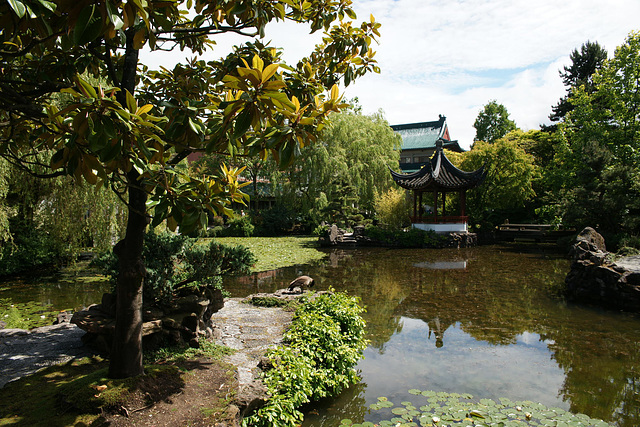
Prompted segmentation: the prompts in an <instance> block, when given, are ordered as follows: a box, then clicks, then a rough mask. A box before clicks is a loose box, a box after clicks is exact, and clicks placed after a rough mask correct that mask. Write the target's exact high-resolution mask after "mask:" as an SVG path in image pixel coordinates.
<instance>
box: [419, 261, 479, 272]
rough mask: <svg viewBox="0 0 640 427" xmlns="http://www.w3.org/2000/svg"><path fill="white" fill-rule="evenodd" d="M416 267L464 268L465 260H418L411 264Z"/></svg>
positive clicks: (438, 268) (435, 268)
mask: <svg viewBox="0 0 640 427" xmlns="http://www.w3.org/2000/svg"><path fill="white" fill-rule="evenodd" d="M413 266H414V267H418V268H430V269H431V270H464V269H465V268H467V261H466V260H465V261H436V262H419V263H417V264H413Z"/></svg>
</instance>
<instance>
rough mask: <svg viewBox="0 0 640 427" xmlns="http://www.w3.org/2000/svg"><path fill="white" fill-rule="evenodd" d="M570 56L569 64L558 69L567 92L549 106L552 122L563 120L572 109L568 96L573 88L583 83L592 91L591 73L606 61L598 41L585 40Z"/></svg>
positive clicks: (604, 50)
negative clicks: (554, 103)
mask: <svg viewBox="0 0 640 427" xmlns="http://www.w3.org/2000/svg"><path fill="white" fill-rule="evenodd" d="M570 58H571V66H569V67H567V66H566V65H565V66H564V71H560V77H562V82H563V83H564V85H565V86H566V88H567V94H566V95H565V96H564V97H562V98H560V100H559V101H558V104H556V105H555V106H553V107H551V110H552V113H551V114H550V115H549V119H550V120H551V121H552V122H558V121H562V120H564V117H565V116H566V115H567V113H568V112H569V111H571V110H573V105H572V104H571V103H570V102H569V97H570V96H571V93H572V92H573V90H574V89H576V88H578V87H580V86H582V85H584V86H585V89H586V90H587V92H592V91H593V89H594V86H593V74H594V73H595V72H596V71H597V70H598V69H600V67H602V64H603V63H604V61H606V59H607V51H606V49H604V48H603V47H602V46H600V45H599V44H598V42H593V43H592V42H590V41H587V42H586V43H584V44H583V45H582V47H581V48H580V50H578V49H574V50H573V52H571V56H570Z"/></svg>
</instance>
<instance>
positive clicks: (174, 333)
mask: <svg viewBox="0 0 640 427" xmlns="http://www.w3.org/2000/svg"><path fill="white" fill-rule="evenodd" d="M196 292H197V293H192V294H187V295H183V296H180V297H178V298H176V299H175V300H174V301H172V302H171V303H170V304H167V305H165V306H156V305H153V306H144V307H143V308H142V313H143V315H142V318H143V322H144V323H143V324H142V345H143V348H144V349H145V350H149V349H153V348H155V347H157V346H158V345H159V344H161V343H162V342H168V343H170V344H179V343H181V342H183V343H187V344H189V345H191V346H195V345H197V344H196V343H197V338H198V337H200V336H203V337H207V338H210V337H212V334H213V329H212V325H211V323H210V322H211V316H212V315H213V313H215V312H216V311H218V310H219V309H220V308H221V307H222V306H223V305H224V298H223V296H222V292H221V291H220V290H219V289H204V290H202V291H196ZM71 323H73V324H75V325H77V326H78V327H79V328H81V329H83V330H84V331H86V332H87V334H86V335H85V336H84V337H83V338H82V340H83V342H84V343H85V344H87V345H89V346H91V347H93V348H95V349H96V350H98V351H100V352H103V353H107V354H108V353H109V352H110V350H111V342H112V340H113V333H114V331H115V297H114V295H113V294H104V295H103V297H102V302H101V303H100V304H94V305H91V306H89V308H88V309H86V310H83V311H79V312H76V313H74V314H73V317H72V318H71Z"/></svg>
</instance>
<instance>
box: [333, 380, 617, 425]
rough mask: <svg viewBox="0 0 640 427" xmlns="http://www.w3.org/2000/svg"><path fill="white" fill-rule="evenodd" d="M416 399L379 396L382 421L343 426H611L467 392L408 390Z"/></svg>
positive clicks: (375, 407)
mask: <svg viewBox="0 0 640 427" xmlns="http://www.w3.org/2000/svg"><path fill="white" fill-rule="evenodd" d="M409 393H410V394H411V395H414V396H415V399H414V400H415V402H410V401H404V402H401V403H400V405H396V404H394V403H392V402H391V401H390V400H389V399H388V398H386V397H379V398H378V401H377V402H376V403H373V404H371V405H370V406H369V408H370V409H371V410H372V411H377V412H379V413H378V414H376V415H378V416H379V417H380V418H381V421H378V422H376V423H375V424H374V423H372V422H370V421H367V422H363V423H354V422H353V421H352V420H350V419H344V420H342V422H341V426H344V427H373V426H380V427H385V426H386V427H405V426H406V427H410V426H413V427H418V426H421V427H422V426H436V427H445V426H456V427H458V426H459V427H475V426H496V427H516V426H554V427H574V426H593V427H605V426H609V424H607V423H606V422H604V421H602V420H598V419H593V418H590V417H589V416H588V415H585V414H573V413H571V412H568V411H565V410H564V409H561V408H548V407H546V406H545V405H543V404H541V403H536V402H532V401H529V400H525V401H512V400H510V399H506V398H500V399H499V400H498V401H497V402H496V401H494V400H492V399H479V400H478V399H474V398H473V396H472V395H471V394H468V393H462V394H459V393H446V392H442V391H439V392H436V391H432V390H426V391H422V390H419V389H411V390H409Z"/></svg>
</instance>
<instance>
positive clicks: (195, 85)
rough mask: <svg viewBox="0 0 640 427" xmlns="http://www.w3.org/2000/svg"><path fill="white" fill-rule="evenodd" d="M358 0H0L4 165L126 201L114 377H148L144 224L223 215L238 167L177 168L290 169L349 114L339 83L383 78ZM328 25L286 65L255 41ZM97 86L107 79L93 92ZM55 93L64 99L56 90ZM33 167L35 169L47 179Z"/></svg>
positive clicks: (186, 226) (199, 221) (0, 147)
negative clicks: (250, 164)
mask: <svg viewBox="0 0 640 427" xmlns="http://www.w3.org/2000/svg"><path fill="white" fill-rule="evenodd" d="M355 18H356V16H355V13H354V11H353V9H352V7H351V0H339V1H331V2H307V1H304V2H293V1H290V0H281V1H271V2H256V1H251V0H242V1H230V0H214V1H206V2H205V1H200V0H195V1H193V0H186V1H159V0H127V1H119V0H108V1H104V2H92V1H88V0H80V1H73V2H72V1H59V2H50V1H47V0H11V1H8V2H3V3H1V4H0V23H1V24H0V25H1V28H2V29H3V31H2V32H0V42H1V47H0V60H1V66H0V156H1V157H3V158H4V159H6V160H7V161H8V162H10V163H11V164H13V165H16V166H18V167H22V168H24V169H27V170H30V171H31V172H32V173H34V174H36V175H37V176H39V177H43V178H44V177H52V176H59V175H70V176H72V177H74V179H75V180H76V181H85V182H87V183H89V184H91V185H95V186H97V187H102V186H105V187H109V188H111V189H112V190H113V191H115V193H116V194H118V195H119V197H121V199H122V200H123V201H124V202H125V203H126V204H127V209H128V219H127V228H126V234H125V237H124V239H123V240H121V241H120V242H119V243H118V244H117V245H116V247H115V253H116V254H117V255H118V257H119V259H120V272H119V279H118V285H117V298H118V300H117V307H118V308H117V314H116V332H115V337H114V347H113V351H112V354H111V359H110V368H109V374H110V376H112V377H128V376H133V375H138V374H140V373H142V371H143V370H142V352H141V329H142V317H141V310H140V308H141V303H142V297H141V289H142V288H141V287H142V280H143V277H144V274H145V269H144V262H143V258H142V244H143V240H144V232H145V229H146V227H147V224H148V223H149V222H151V224H152V225H157V224H159V223H160V222H162V221H164V220H166V221H167V223H168V225H169V227H170V228H172V229H175V228H176V227H177V226H178V225H179V226H180V227H181V230H183V231H188V230H190V229H193V228H196V227H197V226H202V225H205V224H206V219H207V215H206V211H211V212H214V213H224V212H226V213H230V211H229V208H228V206H229V204H230V203H231V202H232V201H236V202H242V201H244V200H245V199H246V198H245V196H244V195H243V193H242V192H241V191H240V184H239V183H238V180H237V178H238V174H239V173H240V170H239V169H237V168H227V167H225V166H224V165H221V168H220V170H219V171H217V173H216V174H215V175H213V176H208V177H195V176H189V175H187V174H185V173H182V172H181V170H180V169H178V168H176V165H177V164H178V163H179V162H180V161H181V160H183V159H184V158H185V157H186V156H187V155H188V154H190V153H192V152H207V153H220V154H224V155H227V156H261V157H262V158H265V157H267V156H272V157H273V158H275V159H276V161H277V162H278V164H279V165H280V166H281V167H286V166H288V165H290V164H291V163H292V162H293V160H294V157H295V154H296V152H297V150H299V149H300V148H303V147H305V146H307V145H308V144H310V143H313V142H314V141H315V140H316V134H317V133H318V132H319V131H320V130H321V129H322V127H323V126H324V123H325V121H326V118H327V116H328V115H329V114H330V113H332V112H335V111H339V110H340V109H341V108H343V106H344V105H343V103H342V101H341V96H340V93H339V89H338V86H337V84H338V83H339V82H342V83H343V84H345V85H348V84H350V83H351V82H352V81H353V80H354V79H355V78H357V77H359V76H361V75H363V74H365V73H367V72H371V71H378V68H377V65H376V62H375V59H374V52H373V50H372V49H371V47H370V45H371V43H372V42H373V41H375V40H376V38H377V37H378V36H379V32H378V29H379V26H380V24H378V23H377V22H376V21H375V19H374V18H373V17H371V18H370V19H369V20H368V21H365V22H363V23H362V24H360V25H355V24H354V23H353V21H352V20H353V19H355ZM284 20H287V21H294V22H298V23H304V24H306V25H308V27H309V28H310V31H312V32H314V31H318V30H320V31H324V37H323V38H322V41H321V43H320V44H319V45H318V46H316V47H315V49H314V50H313V51H312V52H310V53H309V55H308V56H307V57H305V58H301V59H300V61H299V62H298V63H297V64H295V65H287V64H285V63H284V62H283V61H282V51H281V50H279V49H277V48H275V47H271V46H269V45H268V44H264V43H263V42H262V41H261V37H262V36H264V35H265V27H266V25H267V23H269V22H272V21H284ZM228 32H231V33H235V34H240V35H243V36H246V37H247V38H248V39H249V41H248V42H247V43H245V44H244V45H241V46H239V47H236V48H235V49H234V51H233V52H232V53H231V54H229V55H228V56H227V57H225V58H221V59H219V60H215V61H209V62H205V61H203V60H199V59H197V58H194V59H192V60H190V61H187V62H186V63H184V64H178V65H176V66H175V67H174V68H173V69H167V68H161V69H160V70H148V69H147V67H145V66H144V65H143V64H140V63H139V51H140V50H141V49H142V48H143V47H146V48H148V49H150V50H151V51H152V52H159V51H167V50H171V49H174V48H179V49H181V50H189V51H192V52H193V53H194V54H202V53H203V52H204V51H205V50H206V49H207V48H209V47H211V46H212V45H213V44H214V43H215V36H216V35H219V34H222V33H228ZM93 78H95V79H96V80H97V81H99V82H100V84H92V83H90V82H91V81H93V80H91V79H93ZM57 94H64V96H63V99H62V101H60V100H59V99H55V100H54V95H56V96H57ZM42 168H48V170H46V169H44V172H41V170H42Z"/></svg>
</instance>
